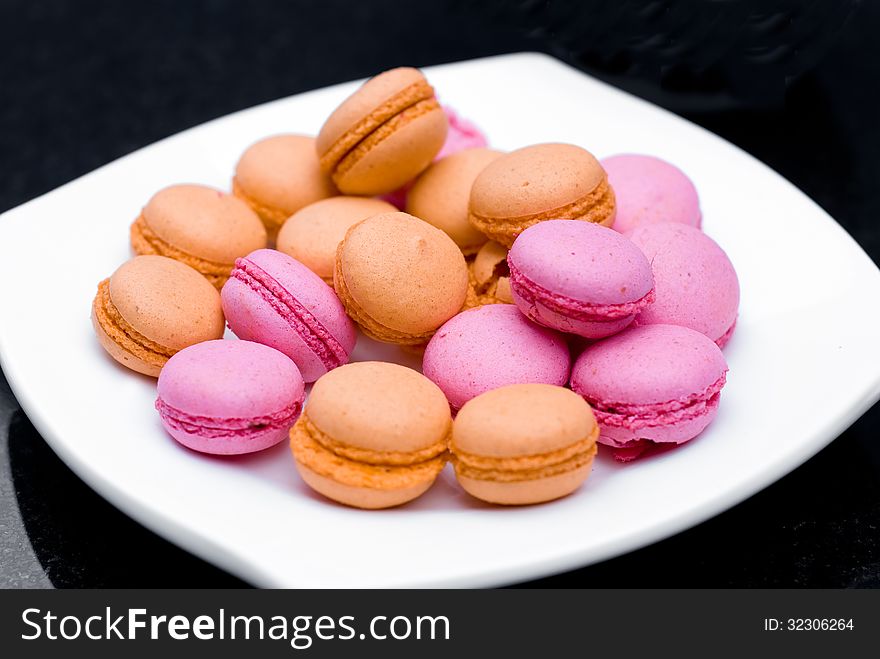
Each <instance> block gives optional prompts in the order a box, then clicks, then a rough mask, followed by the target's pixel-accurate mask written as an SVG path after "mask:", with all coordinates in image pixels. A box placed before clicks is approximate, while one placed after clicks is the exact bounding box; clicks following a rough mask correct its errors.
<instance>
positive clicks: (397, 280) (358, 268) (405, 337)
mask: <svg viewBox="0 0 880 659" xmlns="http://www.w3.org/2000/svg"><path fill="white" fill-rule="evenodd" d="M333 283H334V288H335V289H336V293H337V294H338V295H339V299H340V300H342V304H343V305H344V306H345V310H346V312H347V313H348V315H349V316H351V318H352V319H353V320H354V321H355V322H356V323H357V324H358V325H360V327H361V329H362V330H363V332H364V334H366V335H367V336H369V337H371V338H374V339H376V340H377V341H383V342H385V343H396V344H400V345H410V346H417V345H424V344H425V343H427V342H428V340H429V339H430V338H431V336H432V335H433V334H434V332H435V331H436V329H437V328H438V327H440V326H441V325H442V324H443V323H445V322H446V321H447V320H449V319H450V318H452V316H454V315H455V314H457V313H458V312H459V311H461V309H462V307H463V306H464V302H465V298H466V296H467V292H468V273H467V266H466V265H465V260H464V256H462V253H461V250H460V249H459V248H458V246H457V245H456V244H455V243H454V242H453V241H452V239H451V238H450V237H449V236H447V235H446V234H445V233H443V232H442V231H440V229H437V228H436V227H433V226H431V225H430V224H428V223H427V222H423V221H422V220H420V219H418V218H415V217H413V216H412V215H407V214H406V213H382V214H380V215H374V216H373V217H369V218H367V219H366V220H364V221H363V222H360V223H359V224H356V225H354V226H353V227H351V229H349V230H348V233H347V234H346V235H345V240H343V241H342V243H340V245H339V248H338V249H337V251H336V268H335V270H334V273H333Z"/></svg>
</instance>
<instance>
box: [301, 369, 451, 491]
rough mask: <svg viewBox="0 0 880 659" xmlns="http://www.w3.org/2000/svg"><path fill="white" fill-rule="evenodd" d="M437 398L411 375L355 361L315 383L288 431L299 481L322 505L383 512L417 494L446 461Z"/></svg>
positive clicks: (445, 418)
mask: <svg viewBox="0 0 880 659" xmlns="http://www.w3.org/2000/svg"><path fill="white" fill-rule="evenodd" d="M451 427H452V418H451V416H450V413H449V404H448V403H447V402H446V399H445V398H444V397H443V392H442V391H440V389H438V388H437V386H436V385H435V384H434V383H433V382H431V381H430V380H428V379H427V378H426V377H424V376H423V375H421V374H420V373H417V372H416V371H413V370H412V369H409V368H406V367H404V366H399V365H397V364H389V363H385V362H357V363H354V364H348V365H347V366H342V367H341V368H337V369H336V370H334V371H331V372H330V373H328V374H327V375H325V376H324V377H322V378H321V379H320V380H318V381H317V382H316V383H315V386H314V387H313V388H312V392H311V394H310V395H309V399H308V402H307V403H306V407H305V410H304V411H303V414H302V416H300V418H299V419H298V420H297V422H296V425H294V427H293V429H292V430H291V431H290V447H291V450H292V452H293V457H294V459H295V461H296V468H297V470H298V471H299V474H300V476H302V478H303V480H304V481H305V482H306V484H308V485H309V486H310V487H311V488H312V489H314V490H315V491H317V492H319V493H321V494H323V495H324V496H325V497H327V498H328V499H332V500H334V501H338V502H339V503H344V504H346V505H349V506H354V507H356V508H389V507H391V506H398V505H400V504H403V503H406V502H408V501H411V500H413V499H415V498H417V497H419V496H421V495H422V494H423V493H424V492H425V491H427V490H428V488H430V487H431V485H432V484H433V483H434V480H435V479H436V478H437V475H438V474H439V473H440V471H441V470H442V469H443V465H444V464H445V462H446V447H447V444H448V441H449V434H450V431H451Z"/></svg>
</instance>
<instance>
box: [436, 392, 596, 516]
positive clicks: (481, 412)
mask: <svg viewBox="0 0 880 659" xmlns="http://www.w3.org/2000/svg"><path fill="white" fill-rule="evenodd" d="M598 437H599V426H598V424H597V423H596V419H595V418H594V417H593V412H592V410H591V409H590V406H589V405H588V404H586V403H585V402H584V400H583V399H582V398H581V397H580V396H578V395H577V394H576V393H574V392H573V391H571V390H570V389H565V388H563V387H557V386H555V385H550V384H514V385H509V386H506V387H501V388H500V389H493V390H491V391H487V392H486V393H484V394H481V395H479V396H477V397H476V398H472V399H471V400H469V401H468V402H467V403H465V404H464V406H463V407H462V408H461V410H460V411H459V412H458V415H457V416H456V417H455V423H454V425H453V428H452V442H451V443H450V451H451V453H452V463H453V465H454V466H455V474H456V477H457V479H458V482H459V484H460V485H461V486H462V487H463V488H464V489H465V491H467V492H468V493H469V494H470V495H472V496H474V497H476V498H477V499H482V500H483V501H488V502H490V503H498V504H505V505H523V504H531V503H541V502H544V501H551V500H553V499H558V498H560V497H563V496H565V495H567V494H571V493H572V492H574V491H575V490H576V489H578V488H579V487H580V486H581V484H582V483H583V482H584V480H586V478H587V476H588V475H589V473H590V469H591V468H592V464H593V458H594V456H595V455H596V440H597V439H598Z"/></svg>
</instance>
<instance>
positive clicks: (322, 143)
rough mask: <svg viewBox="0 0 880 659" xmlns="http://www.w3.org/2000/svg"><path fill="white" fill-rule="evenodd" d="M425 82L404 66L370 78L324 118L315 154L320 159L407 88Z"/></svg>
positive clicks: (420, 73)
mask: <svg viewBox="0 0 880 659" xmlns="http://www.w3.org/2000/svg"><path fill="white" fill-rule="evenodd" d="M426 82H427V81H426V80H425V76H424V75H422V72H421V71H419V70H418V69H415V68H412V67H408V66H402V67H399V68H396V69H390V70H388V71H383V72H382V73H380V74H379V75H376V76H374V77H372V78H370V79H369V80H367V81H366V82H365V83H364V84H363V85H361V86H360V87H359V88H358V89H357V90H356V91H355V92H354V93H352V94H351V95H350V96H349V97H348V98H347V99H345V100H344V101H343V102H342V104H340V105H339V107H337V108H336V109H335V110H334V111H333V113H332V114H331V115H330V116H329V117H327V120H326V121H325V122H324V125H323V126H322V127H321V132H320V133H318V138H317V141H316V143H315V147H316V149H317V152H318V153H319V154H321V155H323V154H325V153H327V152H328V151H329V150H330V149H331V148H332V147H333V146H334V145H335V144H336V142H337V141H338V140H339V139H340V138H341V137H342V136H343V135H345V133H347V132H348V131H350V130H353V129H354V128H355V126H357V125H358V123H359V122H360V121H361V120H362V119H364V117H366V116H367V115H369V114H371V113H373V112H375V111H376V110H377V108H381V107H382V106H384V105H386V104H387V103H389V101H393V100H394V98H395V97H396V96H398V95H399V94H401V93H402V92H404V91H405V90H406V89H407V88H408V87H411V86H412V85H418V84H424V83H426Z"/></svg>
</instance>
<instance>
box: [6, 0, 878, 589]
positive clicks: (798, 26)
mask: <svg viewBox="0 0 880 659" xmlns="http://www.w3.org/2000/svg"><path fill="white" fill-rule="evenodd" d="M470 4H471V3H465V2H463V1H460V2H458V1H454V0H453V1H451V2H443V3H419V4H418V5H416V4H415V3H394V2H371V3H350V2H342V1H340V0H324V1H322V2H300V3H287V2H268V1H267V2H253V3H238V2H231V1H226V2H221V1H214V2H207V1H204V2H195V1H193V2H186V3H181V2H168V1H166V2H151V3H138V4H132V3H121V2H119V3H116V2H91V1H88V0H87V1H83V2H76V3H74V2H72V1H71V2H27V1H26V0H14V1H9V0H7V1H4V2H0V166H2V172H3V175H4V176H3V183H2V185H0V211H2V210H6V209H9V208H12V207H14V206H16V205H18V204H20V203H23V202H25V201H27V200H28V199H31V198H33V197H35V196H38V195H40V194H42V193H44V192H47V191H49V190H51V189H53V188H55V187H57V186H58V185H61V184H62V183H65V182H66V181H69V180H71V179H73V178H75V177H77V176H79V175H81V174H84V173H86V172H88V171H90V170H92V169H94V168H95V167H98V166H99V165H102V164H104V163H106V162H108V161H110V160H113V159H114V158H117V157H119V156H122V155H124V154H126V153H128V152H130V151H133V150H135V149H137V148H139V147H141V146H144V145H146V144H149V143H150V142H153V141H155V140H157V139H160V138H162V137H165V136H167V135H169V134H172V133H175V132H178V131H180V130H182V129H184V128H187V127H190V126H193V125H196V124H199V123H202V122H204V121H206V120H208V119H212V118H214V117H218V116H222V115H225V114H228V113H229V112H233V111H235V110H239V109H242V108H244V107H248V106H251V105H254V104H257V103H261V102H264V101H267V100H271V99H274V98H279V97H283V96H287V95H290V94H295V93H297V92H301V91H304V90H307V89H312V88H315V87H320V86H324V85H328V84H332V83H335V82H339V81H342V80H348V79H352V78H355V77H360V76H366V75H370V74H372V73H375V72H377V71H379V70H382V69H385V68H388V67H391V66H394V65H398V64H403V63H407V64H414V65H429V64H435V63H440V62H448V61H455V60H459V59H468V58H472V57H479V56H483V55H488V54H494V53H502V52H512V51H518V50H541V51H545V52H549V53H551V54H554V55H556V56H557V57H560V58H562V59H564V60H566V61H568V62H570V63H572V64H575V65H577V66H580V67H582V68H584V69H585V70H586V71H588V72H590V73H592V74H595V75H598V76H600V77H602V78H604V79H606V80H609V81H612V82H613V83H614V84H617V85H619V86H622V87H624V88H627V89H629V90H631V91H633V92H634V93H637V94H639V95H642V96H644V97H647V98H649V99H650V100H652V101H654V102H657V103H659V104H661V105H665V106H666V107H669V108H670V109H673V110H674V111H676V112H678V113H679V114H682V115H683V116H685V117H687V118H688V119H691V120H693V121H696V122H697V123H700V124H702V125H703V126H706V127H707V128H709V129H710V130H713V131H714V132H716V133H718V134H720V135H722V136H723V137H725V138H727V139H729V140H731V141H732V142H734V143H736V144H738V145H740V146H741V147H742V148H744V149H746V150H747V151H749V152H751V153H752V154H754V155H755V156H757V157H758V158H760V159H761V160H763V161H764V162H766V163H768V164H769V165H770V166H771V167H773V168H775V169H776V170H778V171H779V172H781V173H782V174H783V175H784V176H785V177H787V178H788V179H790V180H791V181H792V182H793V183H794V184H795V185H797V186H798V187H800V188H801V189H803V190H804V191H805V192H806V193H807V194H808V195H810V196H811V197H812V198H813V199H815V200H816V201H817V202H818V203H819V204H821V205H822V206H823V207H824V208H825V209H826V210H827V211H828V212H829V213H831V215H832V216H834V217H835V218H837V219H838V221H840V222H841V224H843V225H844V226H845V227H846V229H847V230H848V231H849V232H850V233H851V234H852V235H853V236H854V237H855V238H856V240H858V241H859V243H860V244H861V245H862V246H863V247H864V248H865V249H866V250H867V251H868V253H869V254H870V255H871V256H872V258H873V259H874V261H875V262H878V261H880V226H878V218H880V189H878V186H877V181H878V180H880V155H878V154H880V128H878V123H877V121H876V108H877V104H878V90H877V81H878V80H880V49H878V46H877V44H876V36H875V33H876V31H877V29H878V27H880V7H878V5H877V4H876V3H865V4H863V5H861V6H858V8H857V9H856V13H855V15H854V16H853V17H852V20H847V19H848V18H850V15H851V13H852V10H853V8H855V7H856V3H852V2H843V1H841V2H836V1H832V0H828V1H826V2H811V3H795V2H775V3H770V2H760V3H751V4H749V3H741V2H725V3H708V2H691V3H684V2H678V3H675V2H622V3H607V2H606V3H589V2H588V3H583V2H582V3H559V2H551V3H546V2H529V1H521V2H517V3H506V5H504V8H503V9H502V8H500V7H501V4H500V3H498V5H495V6H493V7H492V8H485V9H480V10H476V9H472V8H470ZM487 4H488V3H487ZM416 6H418V9H416ZM134 7H136V8H137V9H133V8H134ZM756 8H757V9H756ZM414 25H418V26H419V29H418V30H414V29H413V26H414ZM747 193H748V191H746V190H744V191H743V194H747ZM71 221H80V222H83V223H84V225H87V222H88V209H72V213H71ZM756 239H759V237H756ZM7 248H8V246H6V245H0V251H2V250H3V249H7ZM8 312H9V311H8V310H7V311H6V312H5V313H8ZM13 312H14V311H13ZM0 322H2V318H0ZM807 367H808V366H807ZM878 367H880V365H878ZM878 430H880V410H878V408H876V407H875V408H874V409H873V410H871V411H870V412H868V414H866V415H865V416H864V417H863V418H862V419H861V420H859V421H858V422H857V423H856V424H855V425H854V426H853V427H852V428H850V429H849V430H848V431H847V432H846V433H844V435H843V436H841V437H840V438H839V439H838V440H837V441H835V442H834V443H833V444H832V445H831V446H830V447H829V448H827V449H825V450H824V451H822V453H820V454H819V455H818V456H816V457H815V458H813V459H812V460H810V461H809V462H808V463H807V464H806V465H804V466H803V467H801V468H800V469H798V470H796V471H795V472H794V473H792V474H791V475H789V476H787V477H785V478H783V479H782V480H781V481H779V482H778V483H776V484H775V485H773V486H771V487H769V488H768V489H767V490H765V491H764V492H761V493H760V494H758V495H756V496H755V497H753V498H751V499H750V500H748V501H746V502H745V503H743V504H741V505H739V506H737V507H736V508H734V509H733V510H731V511H729V512H727V513H724V514H722V515H719V516H718V517H716V518H715V519H713V520H711V521H709V522H706V523H704V524H702V525H700V526H698V527H696V528H694V529H692V530H690V531H687V532H685V533H682V534H679V535H678V536H675V537H674V538H670V539H669V540H666V541H663V542H660V543H658V544H656V545H654V546H652V547H649V548H646V549H644V550H640V551H637V552H634V553H631V554H628V555H626V556H623V557H620V558H617V559H614V560H611V561H606V562H604V563H601V564H598V565H594V566H590V567H587V568H584V569H582V570H578V571H575V572H570V573H566V574H562V575H558V576H555V577H552V578H549V579H545V580H541V581H540V582H536V583H537V584H538V585H546V586H560V587H574V586H748V587H751V586H866V587H877V586H880V547H878V543H877V540H878V537H880V531H878V527H880V444H878V441H877V437H878V434H880V433H878ZM0 479H2V480H0V586H7V587H23V586H41V585H47V584H48V583H50V582H51V583H52V584H54V585H55V586H61V587H69V586H80V587H96V586H108V587H109V586H116V587H125V586H191V587H192V586H223V585H235V584H237V583H238V582H237V581H236V580H235V579H233V578H232V577H230V576H229V575H226V574H224V573H222V572H220V571H218V570H217V569H215V568H213V567H211V566H209V565H207V564H205V563H203V562H202V561H200V560H199V559H197V558H194V557H192V556H190V555H189V554H187V553H186V552H183V551H181V550H179V549H177V548H175V547H174V546H172V545H169V544H168V543H166V542H164V541H162V540H161V539H159V538H158V537H156V536H155V535H153V534H152V533H150V532H148V531H145V530H144V529H142V528H141V527H139V526H138V525H137V524H135V523H134V522H132V521H130V520H129V519H128V518H127V517H125V516H124V515H122V514H121V513H119V512H117V511H116V510H115V509H114V508H113V507H112V506H110V505H109V504H107V503H106V502H104V501H103V500H102V499H101V498H100V497H98V496H97V495H96V494H94V493H93V492H92V491H91V490H90V489H89V488H88V487H87V486H86V485H84V484H83V483H82V482H81V481H79V479H78V478H77V477H76V476H75V475H73V474H72V473H71V472H70V471H69V470H68V469H67V468H66V467H65V466H64V465H63V464H62V463H61V461H60V460H59V459H58V458H57V457H56V456H55V455H54V453H52V451H51V450H50V449H49V448H48V446H47V445H46V444H45V443H44V442H43V440H42V439H41V438H40V437H39V435H38V434H37V433H36V432H35V431H34V429H33V427H32V426H31V425H30V423H29V422H28V420H27V418H26V417H25V416H24V415H23V414H22V413H21V412H20V411H18V409H17V403H16V402H15V400H14V398H13V397H12V396H11V393H10V392H9V391H8V388H7V387H6V383H5V382H2V381H0Z"/></svg>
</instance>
